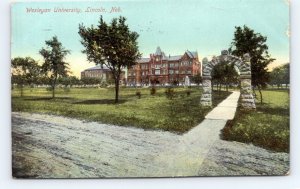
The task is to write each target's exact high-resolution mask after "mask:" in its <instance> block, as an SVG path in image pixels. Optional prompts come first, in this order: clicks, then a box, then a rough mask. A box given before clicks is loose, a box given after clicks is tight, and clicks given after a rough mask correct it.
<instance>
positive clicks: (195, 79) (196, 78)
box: [191, 74, 202, 85]
mask: <svg viewBox="0 0 300 189" xmlns="http://www.w3.org/2000/svg"><path fill="white" fill-rule="evenodd" d="M191 80H192V82H193V83H195V84H197V85H199V84H200V83H202V76H201V75H200V74H197V75H194V76H193V77H192V78H191Z"/></svg>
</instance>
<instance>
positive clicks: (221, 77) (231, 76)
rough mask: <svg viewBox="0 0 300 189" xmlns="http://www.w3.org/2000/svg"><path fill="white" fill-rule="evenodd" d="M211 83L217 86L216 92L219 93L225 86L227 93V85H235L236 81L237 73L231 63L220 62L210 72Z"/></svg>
mask: <svg viewBox="0 0 300 189" xmlns="http://www.w3.org/2000/svg"><path fill="white" fill-rule="evenodd" d="M212 81H213V83H216V84H217V90H218V91H219V92H220V90H221V86H222V85H225V87H226V91H228V87H229V85H232V84H236V83H237V81H238V73H237V72H236V70H235V68H234V64H233V63H229V62H221V63H220V64H218V65H216V66H215V67H214V68H213V70H212Z"/></svg>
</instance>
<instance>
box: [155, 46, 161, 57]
mask: <svg viewBox="0 0 300 189" xmlns="http://www.w3.org/2000/svg"><path fill="white" fill-rule="evenodd" d="M162 54H163V52H162V51H161V49H160V47H157V48H156V52H155V54H154V55H155V56H161V55H162Z"/></svg>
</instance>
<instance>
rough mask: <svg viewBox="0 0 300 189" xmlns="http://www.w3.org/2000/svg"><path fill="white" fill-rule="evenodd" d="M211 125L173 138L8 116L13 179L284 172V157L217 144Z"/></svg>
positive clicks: (286, 164)
mask: <svg viewBox="0 0 300 189" xmlns="http://www.w3.org/2000/svg"><path fill="white" fill-rule="evenodd" d="M213 123H214V124H213V125H212V121H211V120H204V122H203V123H201V124H200V125H199V126H197V127H195V128H194V129H193V130H191V131H190V132H188V133H186V134H184V135H176V134H173V133H169V132H161V131H145V130H143V129H136V128H130V127H118V126H112V125H106V124H99V123H94V122H84V121H80V120H75V119H69V118H64V117H59V116H51V115H41V114H29V113H13V115H12V136H13V152H12V155H13V158H12V159H13V162H12V164H13V176H14V177H17V178H101V177H161V176H164V177H174V176H198V175H202V176H211V175H278V174H285V173H286V172H287V171H288V167H289V156H288V154H285V153H273V152H270V151H267V150H264V149H261V148H258V147H255V146H251V145H245V144H241V143H232V142H231V143H230V142H226V141H221V140H219V136H218V134H219V131H220V129H221V128H222V127H223V126H224V125H225V121H222V120H220V121H214V122H213ZM241 149H242V150H241ZM224 152H226V153H224ZM250 155H251V156H250ZM247 156H249V158H250V159H251V162H252V163H251V164H249V163H247V162H249V158H247ZM241 157H243V158H241ZM221 160H222V161H221ZM225 160H226V161H225ZM237 160H238V161H237ZM237 162H238V163H237ZM229 164H230V165H232V166H228V165H229ZM249 165H251V166H249ZM262 165H264V166H262ZM232 167H234V168H232ZM228 170H229V171H228Z"/></svg>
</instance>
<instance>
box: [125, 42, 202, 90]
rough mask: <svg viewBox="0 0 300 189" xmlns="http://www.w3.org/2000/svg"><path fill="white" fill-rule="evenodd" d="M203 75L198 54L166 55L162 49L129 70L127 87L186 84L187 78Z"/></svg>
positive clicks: (187, 52)
mask: <svg viewBox="0 0 300 189" xmlns="http://www.w3.org/2000/svg"><path fill="white" fill-rule="evenodd" d="M199 73H201V64H200V61H199V59H198V53H197V52H191V51H188V50H187V51H186V52H185V53H183V54H182V55H176V56H171V55H168V56H167V55H166V54H165V53H164V52H163V51H162V50H161V49H160V47H157V49H156V52H155V53H154V54H150V57H149V58H141V59H140V60H138V61H137V64H136V65H134V66H132V67H131V68H128V72H127V85H137V86H139V85H149V84H161V85H165V84H171V83H179V84H182V83H184V80H185V78H186V76H188V77H191V76H194V75H197V74H199Z"/></svg>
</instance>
